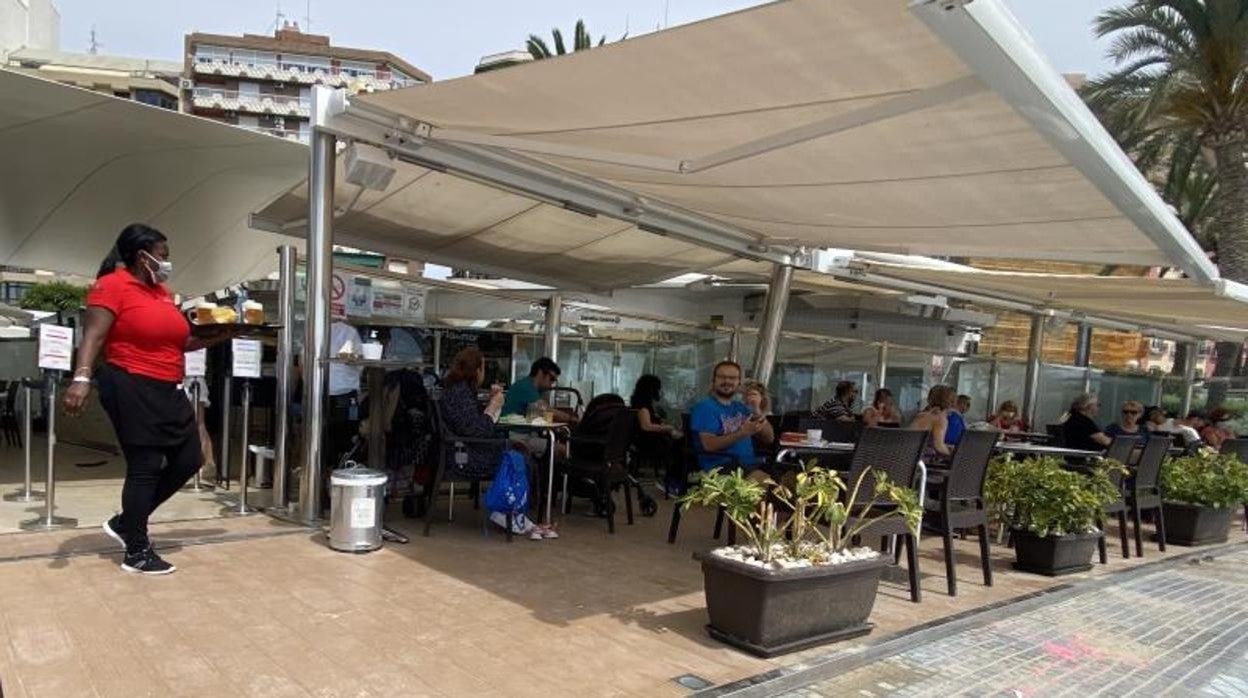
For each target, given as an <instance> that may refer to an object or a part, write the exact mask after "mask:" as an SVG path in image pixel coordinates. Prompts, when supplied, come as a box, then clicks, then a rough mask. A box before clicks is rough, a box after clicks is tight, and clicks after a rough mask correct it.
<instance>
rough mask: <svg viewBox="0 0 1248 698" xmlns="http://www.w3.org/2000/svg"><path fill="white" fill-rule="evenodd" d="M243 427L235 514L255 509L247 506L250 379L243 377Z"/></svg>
mask: <svg viewBox="0 0 1248 698" xmlns="http://www.w3.org/2000/svg"><path fill="white" fill-rule="evenodd" d="M242 397H243V429H242V439H241V441H242V442H243V443H242V448H241V449H239V451H240V454H241V455H240V457H241V458H242V463H240V464H239V466H238V506H237V507H233V513H235V514H239V515H242V514H250V513H252V512H254V511H255V509H253V508H252V507H249V506H247V456H248V455H249V452H250V451H251V380H250V379H247V378H244V379H243V396H242Z"/></svg>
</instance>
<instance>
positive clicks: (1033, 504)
mask: <svg viewBox="0 0 1248 698" xmlns="http://www.w3.org/2000/svg"><path fill="white" fill-rule="evenodd" d="M1114 470H1117V471H1118V472H1120V473H1122V472H1125V469H1124V468H1123V467H1122V466H1121V465H1120V464H1118V463H1114V462H1112V461H1107V462H1105V463H1103V464H1100V465H1096V466H1092V467H1090V468H1088V469H1087V471H1086V472H1076V471H1074V470H1070V469H1067V468H1066V467H1064V463H1063V462H1062V461H1061V460H1059V459H1057V458H1052V457H1048V458H1034V457H1030V458H1023V459H1021V460H1014V459H1012V458H1009V457H1004V458H997V459H994V460H993V461H992V462H991V463H990V464H989V465H988V478H987V480H986V481H985V482H984V496H985V498H986V499H987V500H988V503H989V505H991V506H993V507H994V508H996V509H997V510H998V511H999V512H1000V513H1001V514H1002V516H1003V517H1004V520H1005V521H1006V523H1007V524H1009V525H1010V526H1011V527H1012V528H1015V529H1021V530H1026V531H1030V532H1031V533H1034V534H1035V535H1037V536H1040V537H1044V536H1049V535H1055V536H1062V535H1068V534H1075V533H1086V532H1088V531H1092V530H1096V524H1097V522H1098V521H1099V520H1100V518H1101V512H1102V511H1103V510H1104V509H1105V506H1106V505H1107V504H1109V503H1111V502H1113V501H1115V500H1116V499H1118V497H1119V490H1118V486H1117V485H1115V484H1114V482H1113V480H1111V479H1110V473H1111V472H1112V471H1114Z"/></svg>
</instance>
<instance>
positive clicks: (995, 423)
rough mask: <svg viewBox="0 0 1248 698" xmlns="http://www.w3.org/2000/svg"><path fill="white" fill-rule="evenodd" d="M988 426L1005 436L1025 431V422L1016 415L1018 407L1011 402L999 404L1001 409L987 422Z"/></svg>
mask: <svg viewBox="0 0 1248 698" xmlns="http://www.w3.org/2000/svg"><path fill="white" fill-rule="evenodd" d="M988 426H990V427H992V428H994V429H1000V430H1001V431H1003V432H1005V433H1007V434H1009V433H1018V432H1023V431H1027V422H1026V420H1024V419H1023V416H1022V415H1020V414H1019V413H1018V405H1016V404H1014V401H1013V400H1006V401H1005V402H1003V403H1001V409H999V410H997V413H996V414H994V415H993V416H992V417H991V418H990V419H989V420H988Z"/></svg>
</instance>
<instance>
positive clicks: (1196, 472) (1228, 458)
mask: <svg viewBox="0 0 1248 698" xmlns="http://www.w3.org/2000/svg"><path fill="white" fill-rule="evenodd" d="M1161 498H1162V504H1161V507H1162V514H1163V515H1164V516H1165V521H1166V542H1167V543H1174V544H1175V545H1206V544H1208V543H1225V542H1226V539H1227V529H1229V528H1230V524H1231V513H1232V512H1233V511H1234V510H1235V507H1236V506H1238V505H1239V504H1240V503H1241V502H1244V501H1248V465H1244V464H1243V463H1241V462H1240V461H1239V459H1238V458H1236V457H1235V456H1234V455H1230V454H1226V455H1223V454H1217V453H1209V454H1197V455H1192V456H1184V457H1182V458H1172V459H1169V460H1167V461H1166V462H1165V463H1163V464H1162V466H1161Z"/></svg>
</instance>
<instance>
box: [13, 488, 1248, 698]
mask: <svg viewBox="0 0 1248 698" xmlns="http://www.w3.org/2000/svg"><path fill="white" fill-rule="evenodd" d="M660 504H661V508H660V512H659V515H658V516H657V517H655V518H650V519H647V518H640V517H639V518H638V520H637V524H636V525H635V526H627V525H624V524H623V523H622V522H621V524H620V526H619V527H618V533H617V534H616V535H615V536H610V535H608V534H607V533H606V526H605V524H604V523H603V522H602V521H601V520H596V519H591V518H588V517H585V516H582V515H579V514H572V515H570V516H568V517H565V518H564V519H563V520H562V522H561V527H560V530H561V533H562V537H561V538H560V539H559V540H553V541H541V542H533V541H528V540H517V541H516V542H515V543H514V544H512V545H507V544H505V543H504V542H503V538H502V536H501V535H498V534H496V533H491V534H490V535H488V536H487V535H484V534H483V532H482V527H481V523H480V521H481V519H480V518H479V514H478V513H476V512H473V511H472V509H471V505H469V504H466V503H464V502H462V501H461V502H460V503H459V504H457V506H456V509H455V521H454V522H453V523H447V522H446V519H445V505H444V504H443V505H442V506H441V507H440V508H439V516H438V518H437V523H436V525H435V527H434V532H433V536H432V537H431V538H422V537H420V536H419V530H418V526H417V524H416V522H409V521H403V520H402V519H401V515H399V514H398V512H397V511H394V512H393V514H394V516H393V517H392V518H393V519H394V520H395V521H394V522H395V524H396V525H397V526H398V527H399V528H402V529H404V530H406V531H407V532H408V533H411V534H412V536H413V537H412V541H411V543H410V544H409V545H405V546H403V545H387V546H386V547H385V548H384V549H382V550H380V551H378V552H375V553H372V554H368V555H348V554H342V553H336V552H333V551H331V550H329V549H327V548H326V546H325V545H324V536H323V535H322V534H321V533H319V532H316V531H312V530H309V529H304V528H300V527H298V526H293V525H291V524H288V523H284V522H281V521H278V520H276V519H270V518H268V517H265V516H248V517H238V518H223V519H207V520H194V521H182V522H173V523H162V524H156V525H154V526H153V534H154V536H155V538H156V540H157V545H158V547H159V548H160V549H161V550H162V551H163V552H164V553H166V554H167V557H168V558H169V559H170V560H171V561H172V562H174V563H175V564H177V565H178V566H179V568H180V570H179V571H178V573H177V574H174V575H172V576H169V577H164V578H155V579H150V578H137V577H134V576H130V575H126V574H123V573H121V572H120V571H119V570H118V568H117V564H118V561H119V555H118V553H117V551H116V549H115V548H114V544H113V543H112V541H110V540H109V539H107V538H105V537H104V536H103V534H102V533H100V532H99V529H98V528H81V529H76V530H69V531H57V532H51V533H12V534H5V535H0V686H2V688H3V695H4V696H6V698H11V697H14V696H20V697H25V696H52V697H55V698H62V697H74V696H145V695H151V696H222V695H243V696H421V695H429V696H461V695H484V694H502V693H506V694H508V695H517V696H526V695H535V696H536V695H542V696H551V695H577V696H642V695H645V696H679V695H687V694H688V690H687V689H685V688H683V687H681V686H678V685H677V684H675V683H674V682H673V679H674V678H675V677H677V676H680V675H683V674H695V675H697V676H700V677H703V678H705V679H707V680H708V681H710V682H711V683H713V684H716V685H725V684H729V683H731V682H734V681H738V680H741V679H744V678H746V677H751V676H757V675H759V674H762V673H765V672H778V671H792V670H793V669H792V667H799V668H800V667H806V666H813V665H817V664H819V663H820V662H823V661H825V660H826V659H827V658H828V657H829V656H839V655H840V654H842V653H845V652H851V653H852V652H861V651H863V649H864V648H867V647H869V645H870V643H873V642H878V641H879V640H880V639H881V638H885V637H887V636H889V635H890V634H892V633H896V632H898V631H903V630H906V629H911V628H914V627H916V626H919V625H922V624H925V623H929V622H932V621H935V620H938V619H942V618H947V617H949V616H952V615H955V614H959V613H965V612H967V611H970V610H973V609H976V608H980V607H983V606H986V605H989V604H994V603H1000V602H1004V601H1007V600H1010V599H1014V598H1017V597H1020V596H1024V595H1027V594H1032V593H1035V592H1038V591H1042V590H1045V589H1051V588H1053V587H1055V586H1057V585H1060V584H1066V583H1069V582H1070V581H1071V579H1070V578H1067V579H1064V580H1052V579H1047V578H1043V577H1037V576H1034V575H1028V574H1021V573H1017V572H1013V571H1012V570H1010V568H1009V561H1010V559H1011V552H1010V551H1008V550H1006V549H1004V548H997V547H994V549H993V555H994V560H993V564H994V568H995V573H996V584H995V585H994V586H993V587H985V586H983V584H982V581H981V580H980V578H979V573H978V565H977V559H976V557H975V555H976V554H977V551H976V544H975V542H974V540H973V539H972V540H968V541H959V542H958V552H959V567H958V571H959V573H960V584H959V595H958V596H957V597H949V596H947V595H946V594H945V579H944V567H943V563H942V561H941V558H940V553H939V550H940V548H939V544H938V543H936V544H934V543H935V542H934V541H932V540H930V539H927V540H925V541H924V544H923V555H922V558H923V559H922V569H923V572H924V578H923V590H924V600H923V603H922V604H912V603H910V601H909V599H908V594H907V591H906V588H905V587H904V585H902V584H893V583H885V584H883V585H882V586H881V590H880V594H879V597H878V600H877V604H876V608H875V611H874V612H873V614H872V620H873V621H874V622H875V623H876V631H875V633H874V634H873V635H872V636H870V637H868V638H865V639H864V640H861V641H856V642H855V643H853V644H849V643H847V644H846V645H845V646H835V647H822V648H816V649H812V650H808V651H806V652H803V653H797V654H794V655H789V656H786V657H780V658H776V659H773V660H761V659H757V658H754V657H750V656H746V655H743V654H741V653H739V652H736V651H734V650H731V649H728V648H727V647H724V646H722V645H719V644H718V643H715V642H714V641H712V640H711V639H710V638H708V637H707V635H706V633H705V631H704V629H703V625H704V624H705V622H706V618H705V609H704V603H703V598H702V581H701V573H700V570H699V568H698V565H697V564H696V563H695V562H694V561H693V560H692V559H691V553H692V552H694V551H696V550H705V549H707V548H710V547H712V546H713V545H714V543H713V541H712V540H711V539H710V536H709V532H710V529H711V516H710V515H709V513H707V512H701V511H697V512H691V514H690V515H689V516H687V517H686V519H685V522H684V524H683V525H682V528H681V537H680V541H679V542H678V544H677V545H675V546H669V545H667V544H666V543H665V542H664V538H665V534H666V528H667V523H668V516H669V513H670V509H669V505H668V503H665V502H661V503H660ZM396 509H397V507H396ZM1233 540H1234V541H1245V540H1248V537H1245V536H1244V535H1243V534H1242V533H1240V532H1239V530H1238V528H1236V529H1235V532H1234V533H1233ZM1181 552H1184V551H1182V550H1181V549H1175V548H1173V547H1172V548H1171V550H1170V552H1168V553H1166V556H1173V555H1176V554H1179V553H1181ZM1162 557H1164V556H1163V555H1161V554H1159V553H1158V551H1157V549H1156V547H1155V546H1150V547H1149V549H1148V550H1147V551H1146V558H1145V559H1144V562H1151V561H1155V560H1159V559H1161V558H1162ZM1139 564H1140V561H1139V560H1136V559H1132V560H1130V561H1124V560H1122V559H1121V558H1119V557H1113V558H1111V564H1109V565H1105V566H1100V565H1098V566H1097V567H1096V569H1094V570H1093V571H1092V572H1090V573H1087V574H1084V575H1080V576H1079V577H1078V579H1086V580H1100V579H1104V578H1107V577H1106V575H1111V574H1112V573H1113V572H1116V571H1121V570H1128V569H1132V568H1133V567H1135V566H1137V565H1139ZM1110 578H1111V579H1112V577H1110ZM1229 607H1230V606H1229V605H1228V608H1229ZM903 678H904V677H903ZM901 680H902V679H901V678H899V679H898V684H897V685H898V686H900V685H902V684H901V683H900V682H901Z"/></svg>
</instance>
